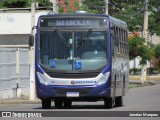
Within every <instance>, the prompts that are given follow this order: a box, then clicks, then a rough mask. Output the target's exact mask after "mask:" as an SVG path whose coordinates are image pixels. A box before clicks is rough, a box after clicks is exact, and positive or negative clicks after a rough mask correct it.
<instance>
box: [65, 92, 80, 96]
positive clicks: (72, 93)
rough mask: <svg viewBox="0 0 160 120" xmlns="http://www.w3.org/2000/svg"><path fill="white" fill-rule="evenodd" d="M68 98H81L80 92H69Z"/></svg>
mask: <svg viewBox="0 0 160 120" xmlns="http://www.w3.org/2000/svg"><path fill="white" fill-rule="evenodd" d="M67 97H79V92H67Z"/></svg>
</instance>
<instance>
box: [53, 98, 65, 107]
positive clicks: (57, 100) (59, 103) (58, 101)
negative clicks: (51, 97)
mask: <svg viewBox="0 0 160 120" xmlns="http://www.w3.org/2000/svg"><path fill="white" fill-rule="evenodd" d="M54 105H55V108H62V105H63V101H62V100H59V99H55V101H54Z"/></svg>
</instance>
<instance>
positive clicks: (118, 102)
mask: <svg viewBox="0 0 160 120" xmlns="http://www.w3.org/2000/svg"><path fill="white" fill-rule="evenodd" d="M121 106H123V97H122V96H119V97H116V98H115V107H121Z"/></svg>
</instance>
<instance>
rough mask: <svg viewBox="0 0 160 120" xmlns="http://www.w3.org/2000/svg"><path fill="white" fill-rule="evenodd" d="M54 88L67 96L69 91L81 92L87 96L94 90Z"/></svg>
mask: <svg viewBox="0 0 160 120" xmlns="http://www.w3.org/2000/svg"><path fill="white" fill-rule="evenodd" d="M54 90H55V92H56V93H57V94H58V95H60V96H66V94H67V92H79V95H80V96H85V95H87V94H89V93H90V92H91V91H92V88H81V89H78V88H77V89H75V88H55V89H54Z"/></svg>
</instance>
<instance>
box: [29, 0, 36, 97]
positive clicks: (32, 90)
mask: <svg viewBox="0 0 160 120" xmlns="http://www.w3.org/2000/svg"><path fill="white" fill-rule="evenodd" d="M35 6H36V0H32V3H31V28H33V26H35ZM32 34H33V35H34V38H35V31H34V30H33V31H32ZM35 94H36V92H35V40H34V46H33V47H31V48H30V94H29V95H30V100H35V98H36V97H35V96H36V95H35Z"/></svg>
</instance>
